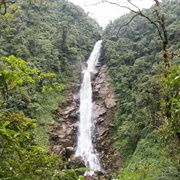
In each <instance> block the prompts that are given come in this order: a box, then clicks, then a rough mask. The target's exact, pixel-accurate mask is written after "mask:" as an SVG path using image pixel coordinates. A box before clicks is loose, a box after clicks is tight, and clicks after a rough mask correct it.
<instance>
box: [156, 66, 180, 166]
mask: <svg viewBox="0 0 180 180" xmlns="http://www.w3.org/2000/svg"><path fill="white" fill-rule="evenodd" d="M163 86H164V89H165V95H166V96H165V98H168V102H167V101H166V99H164V101H163V111H164V114H165V115H168V116H166V117H167V119H164V123H163V125H162V126H161V127H160V129H159V131H158V132H159V134H160V141H161V143H162V145H163V147H165V149H164V153H165V155H166V156H167V157H168V158H170V159H172V160H173V162H174V163H175V164H176V165H177V166H179V161H180V157H179V153H180V147H179V143H180V122H179V119H180V66H174V67H172V69H171V70H170V72H169V75H168V77H167V78H166V79H164V81H163Z"/></svg>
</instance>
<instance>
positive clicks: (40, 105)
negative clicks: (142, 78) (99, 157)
mask: <svg viewBox="0 0 180 180" xmlns="http://www.w3.org/2000/svg"><path fill="white" fill-rule="evenodd" d="M9 6H10V7H9ZM9 6H8V8H7V13H6V14H5V15H4V14H3V15H1V16H0V41H1V43H0V113H1V115H0V179H21V180H22V179H59V178H60V179H73V180H74V179H78V176H77V175H76V173H75V170H73V169H72V170H71V169H70V170H67V164H65V162H64V161H63V160H62V158H61V157H58V156H55V155H52V156H50V155H48V152H47V148H48V146H49V142H48V134H47V129H48V123H49V122H50V121H51V120H52V110H54V109H55V108H56V107H57V106H58V103H61V102H62V101H63V96H65V95H66V89H67V88H69V86H70V85H71V84H72V83H74V82H76V81H77V80H78V79H79V73H80V67H81V66H80V65H81V61H84V59H86V57H87V56H88V55H89V53H90V51H91V50H92V48H93V45H94V43H95V42H96V41H97V40H98V39H99V38H100V32H101V30H100V28H99V26H98V24H97V23H96V22H94V21H93V20H92V19H90V18H89V17H87V15H86V14H85V13H84V11H83V10H82V9H81V8H79V7H77V6H75V5H73V4H71V3H69V2H67V1H64V0H60V1H59V0H53V1H38V0H37V1H24V0H22V1H21V0H20V1H17V4H16V5H14V4H9ZM13 6H14V7H16V8H17V7H18V9H16V11H15V12H14V11H9V8H13ZM1 10H3V5H1ZM64 98H65V97H64ZM35 119H36V120H35Z"/></svg>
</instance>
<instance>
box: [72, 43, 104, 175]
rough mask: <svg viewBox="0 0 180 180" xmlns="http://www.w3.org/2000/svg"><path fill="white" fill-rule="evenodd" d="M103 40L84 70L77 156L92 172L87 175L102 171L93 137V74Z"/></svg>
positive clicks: (95, 47)
mask: <svg viewBox="0 0 180 180" xmlns="http://www.w3.org/2000/svg"><path fill="white" fill-rule="evenodd" d="M101 47H102V40H99V41H97V42H96V44H95V46H94V49H93V51H92V53H91V55H90V57H89V59H88V61H87V69H85V70H83V72H82V73H83V81H82V84H81V89H80V109H79V111H80V121H79V128H78V130H79V132H78V133H79V134H78V142H77V149H76V153H75V156H77V157H78V156H80V157H81V158H82V159H83V160H84V162H85V165H86V167H87V168H90V169H91V171H90V172H86V173H85V175H92V174H93V173H94V171H100V170H101V165H100V162H99V159H98V156H97V155H96V150H95V149H94V147H93V143H92V138H93V133H94V128H95V125H94V122H93V119H92V113H93V112H92V87H91V74H93V73H95V72H96V65H97V63H98V59H99V57H100V50H101Z"/></svg>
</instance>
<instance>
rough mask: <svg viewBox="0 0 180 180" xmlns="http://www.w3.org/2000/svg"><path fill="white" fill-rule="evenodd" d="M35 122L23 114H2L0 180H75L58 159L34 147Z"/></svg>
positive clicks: (72, 171)
mask: <svg viewBox="0 0 180 180" xmlns="http://www.w3.org/2000/svg"><path fill="white" fill-rule="evenodd" d="M34 127H35V120H33V119H29V118H26V117H25V116H24V114H19V113H3V114H1V117H0V142H1V145H0V160H1V161H0V178H1V179H19V180H20V179H33V178H35V179H59V178H60V179H78V177H77V175H76V172H75V170H73V169H71V170H67V169H66V168H65V163H64V162H63V161H62V158H61V157H58V156H56V155H51V156H50V155H48V152H47V150H46V149H44V148H42V147H39V146H36V145H35V144H34V133H33V132H32V130H33V128H34Z"/></svg>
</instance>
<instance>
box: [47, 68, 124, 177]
mask: <svg viewBox="0 0 180 180" xmlns="http://www.w3.org/2000/svg"><path fill="white" fill-rule="evenodd" d="M74 86H76V87H73V86H72V87H71V89H70V90H69V91H70V92H69V97H68V98H67V100H66V102H64V103H62V104H60V105H59V107H57V108H56V109H55V110H54V117H55V118H54V120H53V121H52V122H51V123H50V124H49V125H50V129H49V131H48V133H49V137H50V145H51V146H50V152H51V153H55V154H58V155H60V154H63V155H64V157H65V159H66V160H67V161H69V162H71V163H69V164H72V165H73V166H76V167H77V168H78V167H84V162H83V161H82V160H81V159H80V158H76V157H75V155H74V154H75V148H76V143H77V128H78V120H79V92H74V89H77V86H79V85H78V84H76V85H74ZM92 89H93V119H94V121H95V124H96V130H95V132H94V137H93V144H94V146H95V149H96V150H97V153H98V156H99V158H100V162H101V166H102V168H103V170H102V172H96V173H95V174H94V176H93V177H86V179H91V180H92V179H106V180H107V179H111V177H110V174H111V173H112V172H116V171H118V170H119V168H120V167H121V166H122V162H121V159H120V158H119V154H118V152H117V151H116V150H115V148H114V146H113V142H114V139H113V132H114V130H115V126H114V124H113V122H112V119H113V115H114V112H115V110H116V97H115V94H114V92H113V90H112V88H111V85H110V78H109V76H108V75H107V67H106V66H105V65H104V66H102V67H98V73H97V74H96V75H95V76H94V77H93V83H92Z"/></svg>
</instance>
